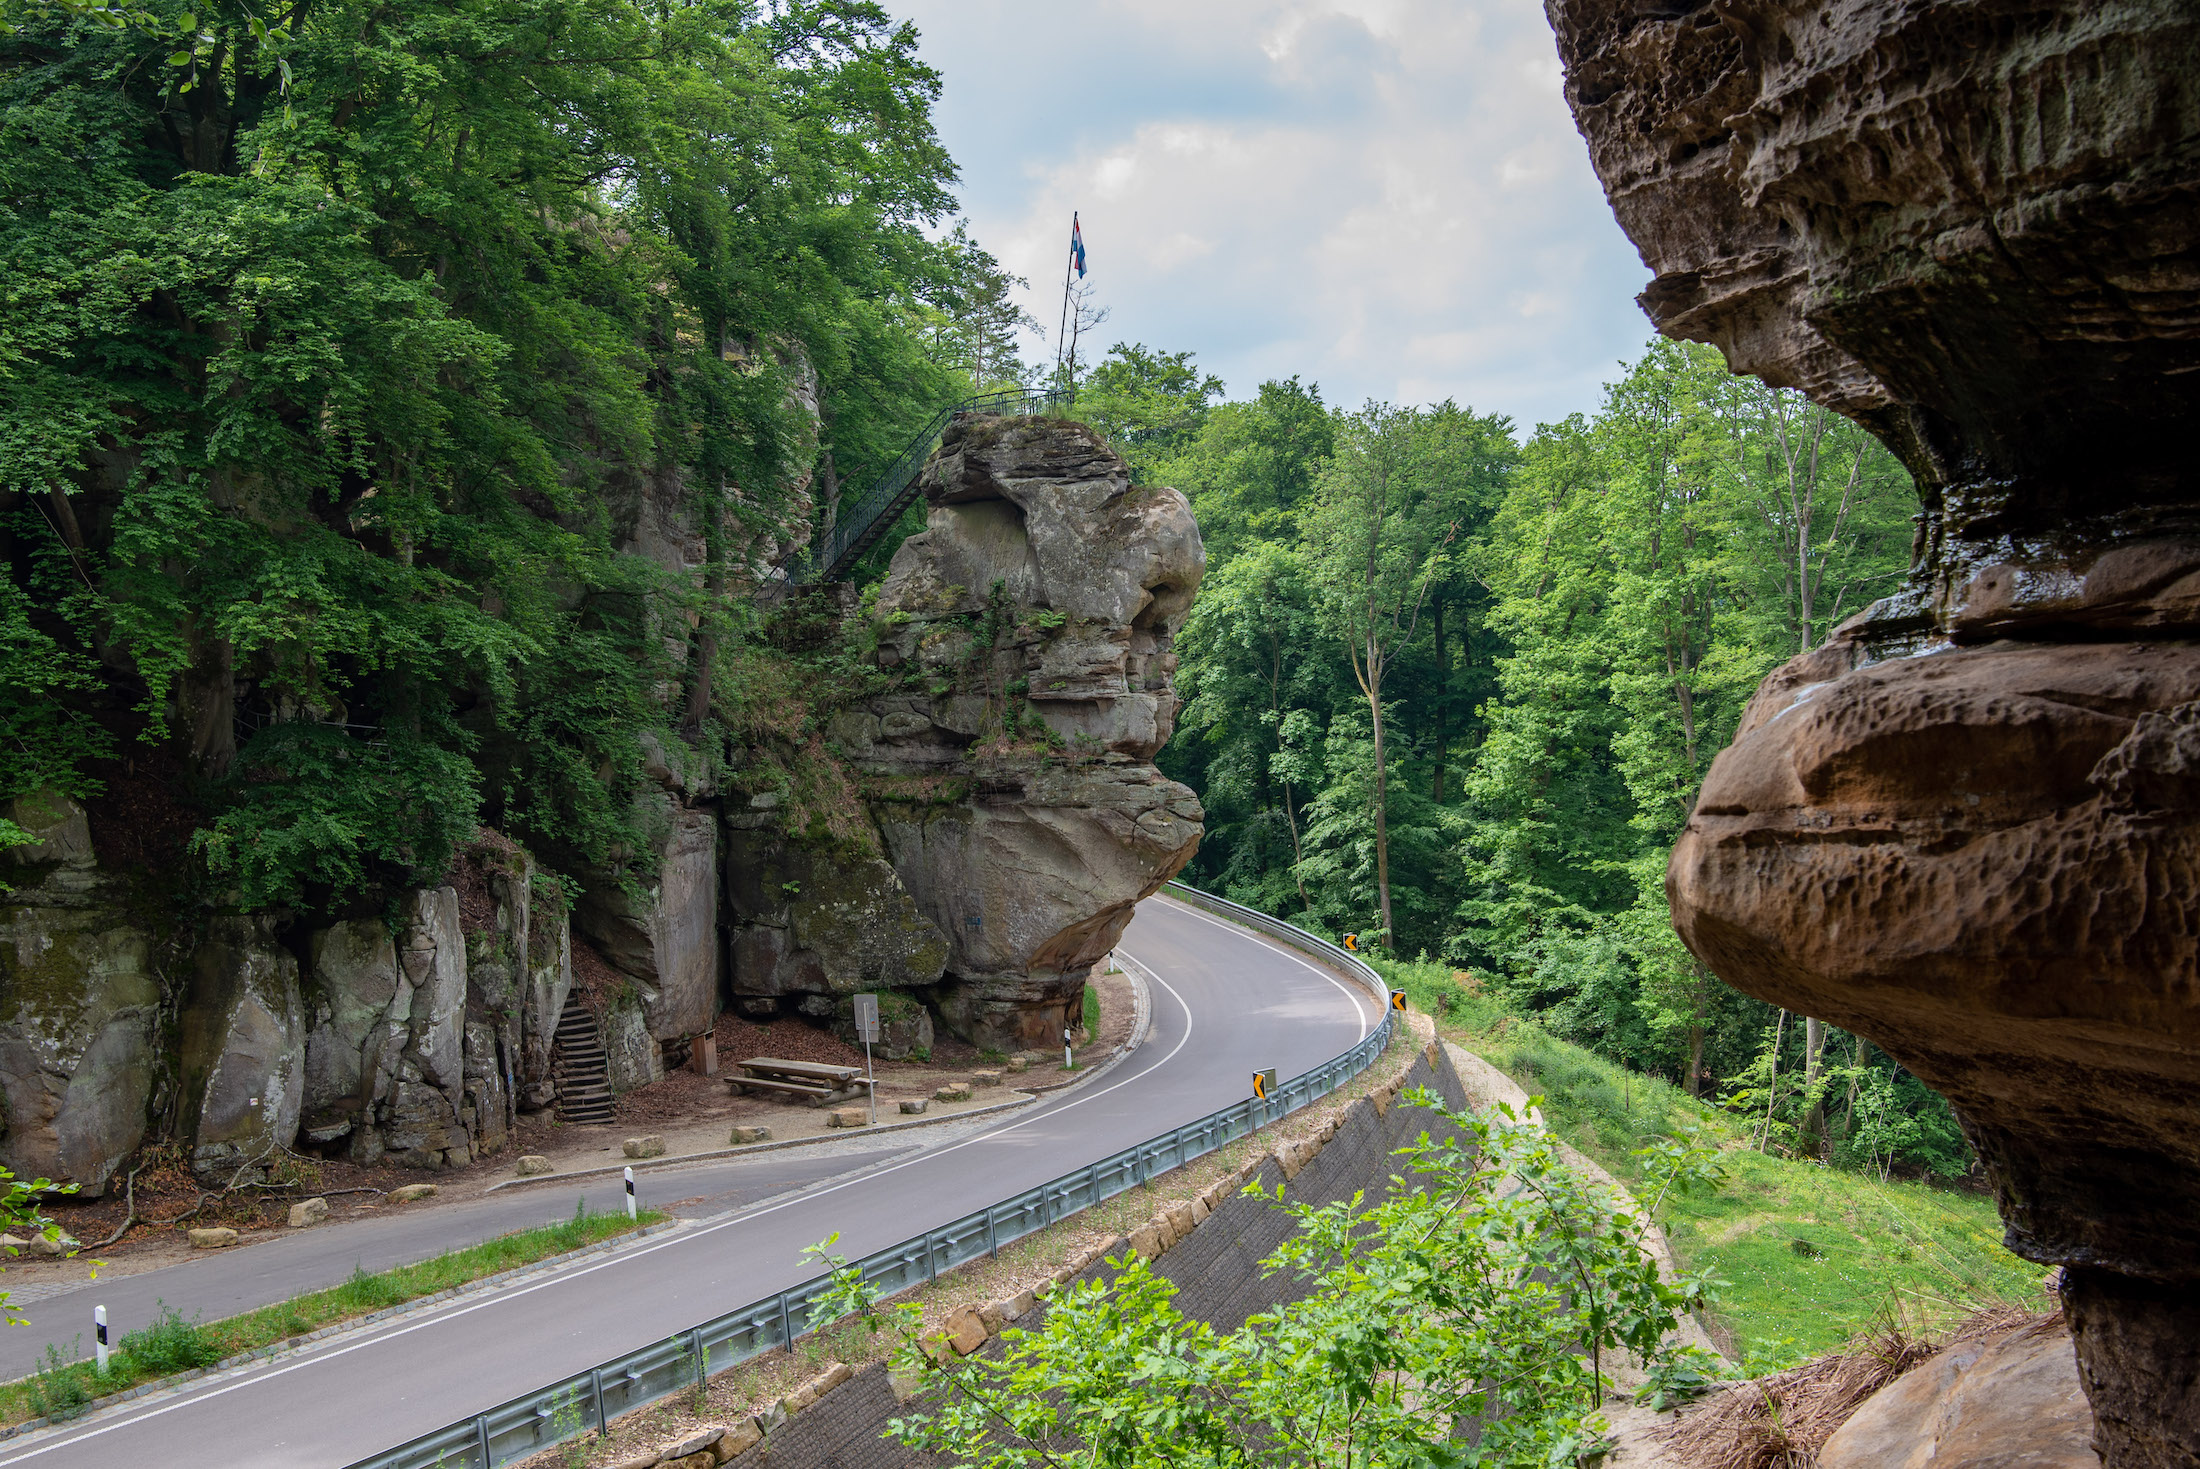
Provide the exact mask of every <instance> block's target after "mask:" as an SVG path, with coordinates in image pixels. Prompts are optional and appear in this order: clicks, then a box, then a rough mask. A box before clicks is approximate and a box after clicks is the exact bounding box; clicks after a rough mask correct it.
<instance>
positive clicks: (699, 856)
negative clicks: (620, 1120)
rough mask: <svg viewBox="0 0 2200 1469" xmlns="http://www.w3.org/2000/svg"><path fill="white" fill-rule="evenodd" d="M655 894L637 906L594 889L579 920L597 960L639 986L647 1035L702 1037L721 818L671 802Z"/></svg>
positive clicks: (708, 1007) (710, 985)
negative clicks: (594, 950)
mask: <svg viewBox="0 0 2200 1469" xmlns="http://www.w3.org/2000/svg"><path fill="white" fill-rule="evenodd" d="M663 825H664V827H665V830H666V836H665V838H664V841H663V843H662V845H661V847H660V850H659V855H658V866H657V877H656V883H655V887H654V890H653V891H652V892H651V893H649V894H648V895H647V896H646V897H645V898H642V899H639V900H637V899H636V898H634V897H632V896H630V895H629V894H628V893H626V892H625V890H624V889H622V888H621V887H619V886H618V885H617V884H616V883H614V882H609V881H606V882H599V883H596V884H593V885H591V886H590V888H589V890H588V892H587V894H586V895H585V896H584V897H583V898H582V900H581V903H580V906H579V908H578V909H577V910H576V911H575V914H574V919H575V921H576V922H577V923H578V924H579V926H580V929H581V932H582V933H583V934H584V935H585V936H586V937H587V938H588V939H589V941H590V942H591V943H593V944H594V945H595V947H596V950H597V952H598V953H600V954H602V955H603V956H604V958H605V959H606V960H608V961H610V963H611V965H612V966H613V967H614V968H616V969H618V970H619V971H620V972H621V973H622V974H625V975H627V976H628V977H630V978H632V979H633V980H634V981H635V984H636V988H637V989H638V990H639V991H640V993H641V997H642V1009H643V1013H644V1015H645V1016H646V1018H647V1023H648V1026H649V1033H650V1034H651V1035H653V1036H655V1037H657V1039H658V1040H660V1041H664V1040H676V1039H685V1038H687V1037H689V1036H695V1035H701V1034H702V1033H703V1032H704V1031H706V1030H709V1029H710V1027H711V1021H712V1019H713V1018H714V1017H715V1016H716V1015H717V1013H718V817H717V813H716V812H715V811H714V810H712V809H710V808H708V807H699V808H698V807H689V806H685V805H681V804H679V803H677V802H676V801H673V800H671V799H670V798H669V797H668V798H667V804H666V806H665V818H664V822H663Z"/></svg>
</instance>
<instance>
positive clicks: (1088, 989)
mask: <svg viewBox="0 0 2200 1469" xmlns="http://www.w3.org/2000/svg"><path fill="white" fill-rule="evenodd" d="M1085 1034H1086V1035H1088V1036H1091V1037H1093V1038H1095V1039H1098V1037H1099V1035H1100V991H1099V989H1098V988H1097V987H1095V986H1093V985H1091V984H1087V985H1086V986H1085Z"/></svg>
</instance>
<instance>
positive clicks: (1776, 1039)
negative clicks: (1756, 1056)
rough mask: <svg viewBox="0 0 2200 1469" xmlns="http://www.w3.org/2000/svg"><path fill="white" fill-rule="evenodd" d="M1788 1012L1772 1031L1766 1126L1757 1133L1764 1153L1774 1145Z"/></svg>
mask: <svg viewBox="0 0 2200 1469" xmlns="http://www.w3.org/2000/svg"><path fill="white" fill-rule="evenodd" d="M1787 1028H1788V1012H1787V1011H1785V1010H1782V1011H1781V1012H1780V1023H1779V1024H1778V1025H1777V1026H1775V1027H1773V1031H1772V1077H1771V1079H1770V1080H1769V1081H1768V1082H1767V1083H1766V1085H1765V1127H1764V1131H1762V1132H1760V1133H1759V1134H1757V1151H1758V1152H1760V1153H1762V1152H1764V1151H1765V1150H1766V1149H1767V1148H1769V1147H1770V1146H1771V1145H1772V1109H1773V1108H1774V1107H1776V1106H1778V1105H1779V1102H1780V1043H1781V1042H1782V1041H1784V1040H1786V1039H1787Z"/></svg>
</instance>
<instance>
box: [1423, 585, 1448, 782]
mask: <svg viewBox="0 0 2200 1469" xmlns="http://www.w3.org/2000/svg"><path fill="white" fill-rule="evenodd" d="M1434 616H1435V618H1436V697H1435V699H1434V700H1433V701H1432V702H1433V703H1434V704H1435V706H1436V709H1435V713H1436V769H1435V771H1434V773H1432V774H1431V775H1430V776H1429V783H1428V795H1429V799H1430V800H1431V801H1434V802H1435V803H1436V804H1437V805H1439V806H1441V805H1443V804H1444V750H1445V747H1446V744H1447V742H1448V740H1449V738H1450V731H1448V730H1447V729H1446V728H1445V727H1444V705H1445V704H1446V703H1447V702H1448V699H1447V697H1446V696H1447V695H1449V694H1450V693H1451V657H1450V654H1448V653H1447V652H1446V651H1445V650H1444V599H1443V598H1442V597H1441V596H1439V597H1437V599H1436V606H1435V608H1434Z"/></svg>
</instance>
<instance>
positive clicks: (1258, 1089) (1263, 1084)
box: [1253, 1066, 1276, 1102]
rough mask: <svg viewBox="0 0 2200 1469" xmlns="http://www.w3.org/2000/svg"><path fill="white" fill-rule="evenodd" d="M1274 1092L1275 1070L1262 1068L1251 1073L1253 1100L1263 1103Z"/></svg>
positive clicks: (1269, 1067)
mask: <svg viewBox="0 0 2200 1469" xmlns="http://www.w3.org/2000/svg"><path fill="white" fill-rule="evenodd" d="M1275 1090H1276V1068H1275V1067H1273V1066H1264V1067H1262V1068H1261V1069H1260V1070H1258V1071H1256V1072H1254V1073H1253V1100H1254V1101H1256V1102H1265V1101H1267V1100H1268V1098H1269V1097H1270V1096H1271V1095H1273V1094H1274V1092H1275Z"/></svg>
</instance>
